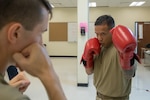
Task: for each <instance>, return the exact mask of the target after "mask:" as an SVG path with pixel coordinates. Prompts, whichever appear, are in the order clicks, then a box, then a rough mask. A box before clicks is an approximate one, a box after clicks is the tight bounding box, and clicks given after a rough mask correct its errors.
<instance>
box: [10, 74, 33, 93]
mask: <svg viewBox="0 0 150 100" xmlns="http://www.w3.org/2000/svg"><path fill="white" fill-rule="evenodd" d="M29 84H30V81H29V80H28V79H27V77H26V76H25V73H24V72H19V73H18V74H17V76H15V77H14V78H12V79H11V80H10V81H9V85H11V86H13V87H16V88H17V89H18V90H19V91H20V92H21V93H23V92H25V91H26V89H27V88H28V86H29Z"/></svg>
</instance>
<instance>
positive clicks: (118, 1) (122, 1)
mask: <svg viewBox="0 0 150 100" xmlns="http://www.w3.org/2000/svg"><path fill="white" fill-rule="evenodd" d="M49 1H50V3H51V4H53V5H54V7H77V0H49ZM133 1H146V3H145V4H143V5H142V6H140V7H148V6H149V7H150V0H89V2H96V3H97V7H129V4H130V3H131V2H133Z"/></svg>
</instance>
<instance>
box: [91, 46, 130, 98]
mask: <svg viewBox="0 0 150 100" xmlns="http://www.w3.org/2000/svg"><path fill="white" fill-rule="evenodd" d="M94 85H95V87H96V90H97V92H99V93H101V94H103V95H106V96H110V97H122V96H128V95H129V94H130V91H131V79H127V78H125V76H124V74H123V71H122V69H121V67H120V62H119V56H118V52H117V50H116V48H115V47H114V45H113V44H111V46H109V48H102V50H101V52H100V54H99V55H98V56H96V57H95V60H94Z"/></svg>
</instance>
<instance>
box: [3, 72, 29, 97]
mask: <svg viewBox="0 0 150 100" xmlns="http://www.w3.org/2000/svg"><path fill="white" fill-rule="evenodd" d="M0 100H30V99H29V98H28V97H27V96H25V95H23V94H22V93H21V92H19V91H18V90H17V89H16V88H14V87H11V86H10V85H9V84H8V83H7V82H6V81H5V80H4V77H3V76H2V75H1V74H0Z"/></svg>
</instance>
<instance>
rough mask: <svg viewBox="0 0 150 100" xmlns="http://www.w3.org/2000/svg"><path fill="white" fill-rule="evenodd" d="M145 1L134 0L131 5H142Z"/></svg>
mask: <svg viewBox="0 0 150 100" xmlns="http://www.w3.org/2000/svg"><path fill="white" fill-rule="evenodd" d="M144 3H145V1H140V2H132V3H131V4H130V5H129V6H141V5H143V4H144Z"/></svg>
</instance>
